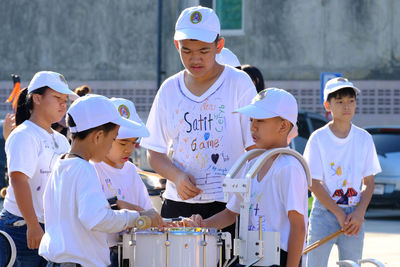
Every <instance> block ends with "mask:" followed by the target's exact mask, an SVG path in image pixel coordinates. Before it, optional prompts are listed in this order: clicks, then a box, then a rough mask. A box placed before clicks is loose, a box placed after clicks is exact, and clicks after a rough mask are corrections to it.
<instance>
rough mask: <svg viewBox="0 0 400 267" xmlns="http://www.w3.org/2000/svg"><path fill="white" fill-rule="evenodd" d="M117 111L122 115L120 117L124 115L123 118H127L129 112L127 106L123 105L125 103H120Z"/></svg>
mask: <svg viewBox="0 0 400 267" xmlns="http://www.w3.org/2000/svg"><path fill="white" fill-rule="evenodd" d="M118 112H119V114H120V115H121V116H122V117H124V118H125V119H129V117H130V115H131V114H130V112H129V109H128V107H127V106H125V105H120V106H119V107H118Z"/></svg>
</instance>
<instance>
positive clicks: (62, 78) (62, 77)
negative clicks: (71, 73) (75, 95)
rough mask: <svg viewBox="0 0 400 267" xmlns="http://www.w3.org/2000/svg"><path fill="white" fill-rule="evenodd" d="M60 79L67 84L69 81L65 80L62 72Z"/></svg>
mask: <svg viewBox="0 0 400 267" xmlns="http://www.w3.org/2000/svg"><path fill="white" fill-rule="evenodd" d="M60 80H61V81H62V82H63V83H65V84H67V81H66V80H65V78H64V76H62V75H61V74H60Z"/></svg>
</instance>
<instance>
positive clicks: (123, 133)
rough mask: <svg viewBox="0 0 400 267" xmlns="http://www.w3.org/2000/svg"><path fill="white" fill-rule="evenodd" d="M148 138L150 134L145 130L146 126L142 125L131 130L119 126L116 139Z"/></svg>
mask: <svg viewBox="0 0 400 267" xmlns="http://www.w3.org/2000/svg"><path fill="white" fill-rule="evenodd" d="M148 136H150V132H149V130H148V129H147V127H146V125H144V124H142V125H141V127H139V128H137V129H131V128H126V127H124V126H121V127H120V128H119V130H118V136H117V139H126V138H136V137H148Z"/></svg>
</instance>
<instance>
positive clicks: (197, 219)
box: [189, 214, 203, 227]
mask: <svg viewBox="0 0 400 267" xmlns="http://www.w3.org/2000/svg"><path fill="white" fill-rule="evenodd" d="M189 220H190V221H191V222H192V224H195V227H203V217H201V215H200V214H194V215H192V216H191V217H190V218H189Z"/></svg>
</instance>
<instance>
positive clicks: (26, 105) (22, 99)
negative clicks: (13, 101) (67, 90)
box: [15, 86, 49, 126]
mask: <svg viewBox="0 0 400 267" xmlns="http://www.w3.org/2000/svg"><path fill="white" fill-rule="evenodd" d="M48 88H49V87H47V86H44V87H40V88H38V89H35V90H33V91H32V92H30V93H28V88H27V87H25V88H23V89H22V90H21V92H20V94H19V96H18V102H17V109H16V111H15V125H16V126H18V125H20V124H21V123H23V122H24V121H26V120H28V119H29V118H30V117H31V113H32V110H33V95H34V94H38V95H44V93H45V92H46V90H47V89H48Z"/></svg>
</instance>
